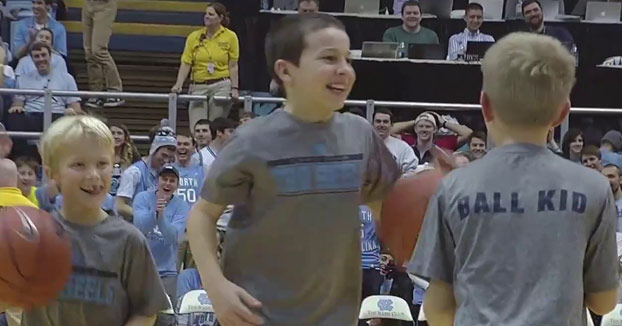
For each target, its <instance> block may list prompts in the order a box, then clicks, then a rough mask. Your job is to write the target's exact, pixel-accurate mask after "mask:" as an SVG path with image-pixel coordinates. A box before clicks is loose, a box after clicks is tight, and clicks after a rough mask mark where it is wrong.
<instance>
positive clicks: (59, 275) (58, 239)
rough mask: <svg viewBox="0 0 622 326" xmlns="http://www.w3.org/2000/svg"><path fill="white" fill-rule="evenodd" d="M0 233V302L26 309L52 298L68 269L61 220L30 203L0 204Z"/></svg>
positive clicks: (66, 242)
mask: <svg viewBox="0 0 622 326" xmlns="http://www.w3.org/2000/svg"><path fill="white" fill-rule="evenodd" d="M0 234H1V237H0V261H2V264H0V302H3V303H6V304H8V305H10V306H14V307H20V308H24V309H28V308H32V307H35V306H41V305H45V304H47V303H48V302H50V301H51V300H52V299H54V298H56V297H57V295H58V293H59V292H60V291H61V290H62V289H63V288H64V286H65V284H66V283H67V282H68V281H69V277H70V276H71V271H72V264H71V260H72V251H71V239H70V237H69V234H67V233H66V232H65V230H64V229H63V227H62V226H61V224H60V223H59V222H58V221H56V220H55V219H54V218H53V217H52V216H51V215H50V214H48V213H47V212H45V211H43V210H39V209H37V208H34V207H0Z"/></svg>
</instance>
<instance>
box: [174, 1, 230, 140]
mask: <svg viewBox="0 0 622 326" xmlns="http://www.w3.org/2000/svg"><path fill="white" fill-rule="evenodd" d="M204 22H205V28H202V29H200V30H196V31H194V32H192V33H190V35H188V38H187V39H186V46H185V48H184V53H183V54H182V56H181V65H180V66H179V72H178V73H177V82H176V83H175V85H174V86H173V88H172V89H171V90H172V91H173V92H175V93H178V92H180V91H181V88H182V86H183V84H184V81H185V80H186V78H187V77H188V74H190V72H192V75H191V80H192V82H191V84H190V88H189V93H190V94H192V95H205V96H209V97H210V100H209V101H208V102H207V103H206V102H190V107H189V108H188V115H189V118H190V127H191V128H192V127H193V126H194V125H195V124H196V122H197V121H199V120H200V119H206V118H207V119H209V120H211V121H213V120H214V119H216V118H219V117H227V116H228V115H229V109H230V108H231V103H218V104H217V103H216V102H215V101H214V100H213V96H216V95H218V96H229V95H231V97H233V98H237V97H238V85H239V84H238V59H239V57H240V46H239V42H238V37H237V35H236V34H235V33H234V32H233V31H232V30H230V29H228V28H227V26H228V25H229V17H228V13H227V8H225V6H224V5H223V4H221V3H218V2H212V3H210V4H208V5H207V9H206V10H205V17H204Z"/></svg>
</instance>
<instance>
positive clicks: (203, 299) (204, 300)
mask: <svg viewBox="0 0 622 326" xmlns="http://www.w3.org/2000/svg"><path fill="white" fill-rule="evenodd" d="M198 300H199V303H200V304H210V302H209V298H208V297H207V294H205V293H201V295H199V299H198Z"/></svg>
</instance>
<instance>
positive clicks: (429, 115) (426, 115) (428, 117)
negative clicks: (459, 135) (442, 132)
mask: <svg viewBox="0 0 622 326" xmlns="http://www.w3.org/2000/svg"><path fill="white" fill-rule="evenodd" d="M420 121H428V122H430V123H431V124H433V125H434V128H438V126H437V125H436V118H434V116H433V115H432V113H429V112H423V113H421V114H420V115H418V116H417V119H415V126H416V125H417V124H419V122H420Z"/></svg>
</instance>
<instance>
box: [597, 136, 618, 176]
mask: <svg viewBox="0 0 622 326" xmlns="http://www.w3.org/2000/svg"><path fill="white" fill-rule="evenodd" d="M621 150H622V133H620V132H619V131H617V130H609V131H608V132H607V133H606V134H605V135H604V136H603V138H602V139H601V141H600V154H601V156H602V160H603V166H605V165H607V164H614V165H615V166H617V167H618V169H622V154H621V153H620V151H621Z"/></svg>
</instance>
